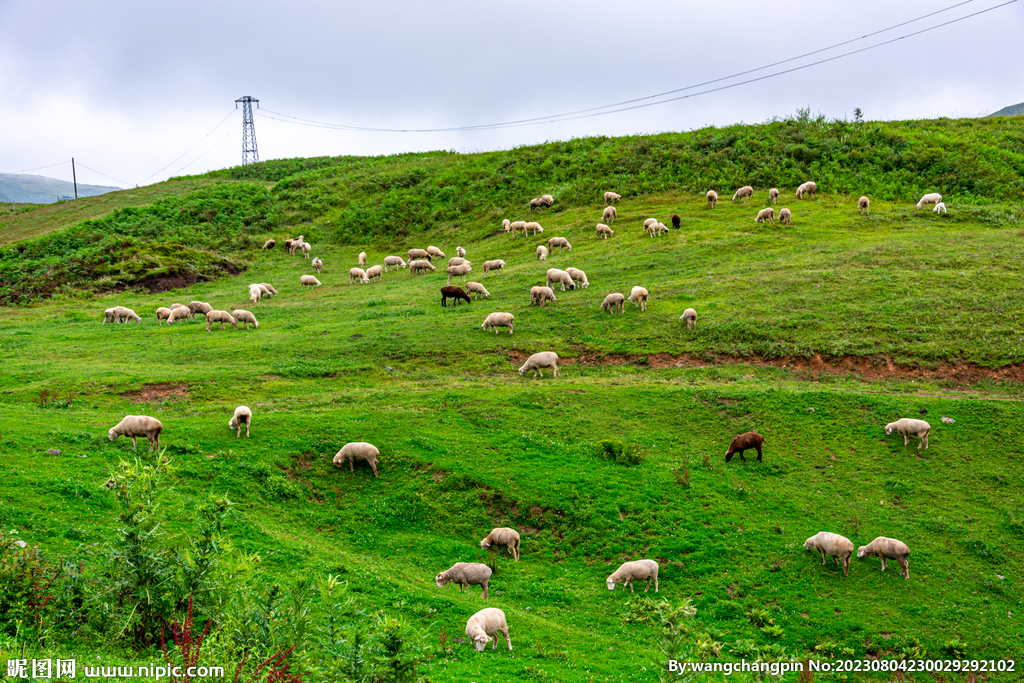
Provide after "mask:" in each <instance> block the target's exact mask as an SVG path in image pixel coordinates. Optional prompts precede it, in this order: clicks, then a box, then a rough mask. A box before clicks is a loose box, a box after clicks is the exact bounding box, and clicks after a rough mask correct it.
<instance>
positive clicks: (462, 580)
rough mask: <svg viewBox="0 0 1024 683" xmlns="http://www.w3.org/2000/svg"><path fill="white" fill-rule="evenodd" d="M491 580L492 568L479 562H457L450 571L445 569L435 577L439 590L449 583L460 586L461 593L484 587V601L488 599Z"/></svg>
mask: <svg viewBox="0 0 1024 683" xmlns="http://www.w3.org/2000/svg"><path fill="white" fill-rule="evenodd" d="M490 580H491V568H490V567H488V566H487V565H486V564H481V563H479V562H456V563H455V564H453V565H452V566H451V568H450V569H445V570H444V571H443V572H440V573H438V575H437V576H435V577H434V582H435V583H436V584H437V587H438V588H444V587H445V586H446V585H447V584H449V583H454V584H458V586H459V592H460V593H461V592H462V591H463V590H468V589H469V587H470V586H483V588H484V594H483V599H484V600H486V599H487V583H488V582H489V581H490Z"/></svg>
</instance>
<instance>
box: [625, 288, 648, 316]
mask: <svg viewBox="0 0 1024 683" xmlns="http://www.w3.org/2000/svg"><path fill="white" fill-rule="evenodd" d="M647 297H648V293H647V290H646V289H644V288H643V287H641V286H640V285H637V286H636V287H634V288H633V289H632V290H630V292H629V300H630V301H631V302H633V305H634V306H639V307H640V310H641V311H646V310H647Z"/></svg>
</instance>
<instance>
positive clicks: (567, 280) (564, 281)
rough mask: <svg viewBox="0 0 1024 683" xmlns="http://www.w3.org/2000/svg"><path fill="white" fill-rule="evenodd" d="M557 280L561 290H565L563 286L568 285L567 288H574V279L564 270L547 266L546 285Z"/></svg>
mask: <svg viewBox="0 0 1024 683" xmlns="http://www.w3.org/2000/svg"><path fill="white" fill-rule="evenodd" d="M553 282H557V283H558V284H560V285H561V286H562V291H563V292H564V291H565V286H566V285H569V289H576V281H575V280H573V279H572V276H571V275H569V273H567V272H565V271H564V270H559V269H558V268H548V281H547V285H548V287H550V286H551V283H553Z"/></svg>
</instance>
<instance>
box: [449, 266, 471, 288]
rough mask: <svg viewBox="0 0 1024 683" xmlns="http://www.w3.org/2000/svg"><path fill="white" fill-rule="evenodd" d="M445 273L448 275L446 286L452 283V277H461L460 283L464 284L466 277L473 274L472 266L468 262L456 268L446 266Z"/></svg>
mask: <svg viewBox="0 0 1024 683" xmlns="http://www.w3.org/2000/svg"><path fill="white" fill-rule="evenodd" d="M445 272H446V273H447V274H448V284H451V283H452V276H455V277H461V278H462V281H463V282H465V281H466V276H468V275H469V274H470V273H471V272H473V266H471V265H470V264H469V263H468V262H467V263H463V264H462V265H458V266H448V268H447V269H446V270H445Z"/></svg>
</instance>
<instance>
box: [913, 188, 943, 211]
mask: <svg viewBox="0 0 1024 683" xmlns="http://www.w3.org/2000/svg"><path fill="white" fill-rule="evenodd" d="M941 201H942V195H941V194H939V193H938V192H932V193H931V194H926V195H925V196H923V197H921V201H919V202H918V203H917V210H918V211H920V210H921V207H923V206H924V205H925V204H938V203H939V202H941Z"/></svg>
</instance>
